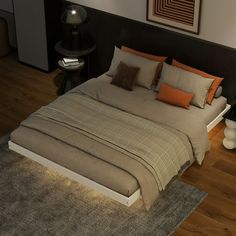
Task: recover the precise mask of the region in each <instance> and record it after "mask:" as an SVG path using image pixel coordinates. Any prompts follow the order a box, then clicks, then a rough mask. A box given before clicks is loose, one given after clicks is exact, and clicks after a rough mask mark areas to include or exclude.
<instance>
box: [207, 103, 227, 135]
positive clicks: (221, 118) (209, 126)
mask: <svg viewBox="0 0 236 236" xmlns="http://www.w3.org/2000/svg"><path fill="white" fill-rule="evenodd" d="M230 108H231V105H230V104H226V107H225V109H224V110H223V111H222V112H221V113H220V114H219V115H218V116H217V117H216V118H215V119H214V120H213V121H211V122H210V123H209V124H208V125H207V132H208V133H209V132H210V131H211V130H212V129H213V128H214V127H216V126H217V125H218V124H219V123H220V122H221V121H222V120H223V119H224V117H223V116H224V114H226V113H227V112H228V111H229V110H230Z"/></svg>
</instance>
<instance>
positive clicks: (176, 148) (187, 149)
mask: <svg viewBox="0 0 236 236" xmlns="http://www.w3.org/2000/svg"><path fill="white" fill-rule="evenodd" d="M109 82H110V79H109V78H108V77H106V76H102V77H100V78H98V79H92V80H90V81H88V82H86V83H85V84H82V85H81V86H79V87H77V88H76V89H74V90H73V91H71V92H70V93H68V94H66V95H65V96H63V97H60V98H58V99H57V100H55V101H54V102H53V103H51V104H49V105H48V106H46V107H42V108H41V109H39V110H38V111H37V112H35V113H34V114H32V115H31V116H30V117H29V118H28V119H27V120H25V121H24V122H22V124H21V125H22V126H24V127H27V128H30V129H33V130H37V131H39V132H41V133H44V134H47V135H49V136H51V137H53V138H55V139H57V140H60V141H62V142H64V143H66V144H69V145H72V146H74V147H76V148H78V149H80V150H83V151H85V152H87V153H89V154H91V155H94V156H96V157H97V158H100V159H102V160H105V161H106V162H109V163H110V164H112V165H115V166H117V167H119V168H121V169H123V170H125V171H127V172H128V173H130V174H131V175H133V176H134V177H135V178H136V179H137V181H138V183H139V185H140V188H141V191H142V196H143V199H144V203H145V206H146V208H147V209H149V208H150V207H151V205H152V204H153V202H154V201H155V199H156V198H157V196H158V195H159V191H162V190H164V189H165V187H166V185H167V184H168V183H169V182H170V181H171V179H172V178H173V177H174V176H176V175H177V174H178V172H179V171H180V170H181V167H182V166H184V165H185V164H186V163H188V162H190V161H191V160H192V159H193V156H194V157H195V158H196V160H197V162H198V163H199V164H201V163H202V161H203V158H204V155H205V152H206V151H207V150H208V149H209V142H208V138H207V131H206V126H205V125H204V122H203V121H201V120H199V121H198V120H197V119H196V117H191V115H189V117H184V118H183V117H181V114H178V113H175V114H166V113H165V112H166V111H165V110H164V108H163V107H160V106H156V105H157V104H156V101H155V100H154V99H150V97H148V96H149V95H148V96H147V97H146V98H145V96H140V97H139V96H137V93H136V94H135V96H134V94H133V93H132V92H127V91H125V90H123V89H121V88H118V87H116V86H113V85H111V84H110V83H109ZM117 108H118V109H117ZM163 114H165V115H163ZM50 124H51V127H53V125H57V126H58V125H60V126H61V127H64V129H57V130H55V129H51V128H50ZM65 130H66V131H65ZM99 146H100V149H99ZM191 149H192V150H191ZM99 150H100V151H99ZM112 150H113V151H112ZM111 153H114V155H111Z"/></svg>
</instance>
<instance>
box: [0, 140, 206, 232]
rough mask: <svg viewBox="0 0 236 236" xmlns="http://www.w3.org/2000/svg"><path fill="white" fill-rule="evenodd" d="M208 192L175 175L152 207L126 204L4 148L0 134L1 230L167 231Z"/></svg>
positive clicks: (183, 218)
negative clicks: (128, 205) (176, 178)
mask: <svg viewBox="0 0 236 236" xmlns="http://www.w3.org/2000/svg"><path fill="white" fill-rule="evenodd" d="M206 195H207V194H206V193H204V192H202V191H200V190H198V189H197V188H195V187H192V186H190V185H187V184H185V183H183V182H180V181H177V180H176V181H174V182H173V183H172V184H171V185H170V186H169V187H168V188H167V190H166V191H165V193H164V194H162V196H161V198H160V200H159V201H158V202H157V203H156V204H155V205H154V206H153V208H152V209H151V210H150V211H149V212H146V211H145V210H144V208H143V206H142V201H141V200H140V201H137V202H136V203H135V204H134V205H133V206H131V207H130V208H127V207H125V206H122V205H121V204H119V203H117V202H115V201H113V200H111V199H109V198H106V197H104V196H103V195H101V194H99V193H96V192H95V191H93V190H91V189H89V188H87V187H85V186H82V185H80V184H78V183H76V182H74V181H70V180H69V179H68V178H65V177H62V176H60V175H58V174H57V173H55V172H53V171H51V170H49V169H47V168H44V167H42V166H41V165H39V164H37V163H35V162H32V161H30V160H28V159H27V158H24V157H22V156H20V155H18V154H16V153H13V152H11V151H9V150H8V148H7V145H6V138H5V139H1V140H0V235H1V236H5V235H7V236H8V235H20V236H24V235H30V236H32V235H58V236H59V235H68V236H72V235H102V236H103V235H109V236H110V235H122V236H123V235H148V236H149V235H158V236H166V235H170V234H171V233H173V232H174V231H175V229H176V228H177V227H178V226H179V225H180V223H181V222H183V220H185V219H186V218H187V216H189V214H190V213H191V212H192V211H193V210H194V209H195V208H196V207H197V206H198V205H199V204H200V203H201V201H202V200H203V199H204V198H205V197H206Z"/></svg>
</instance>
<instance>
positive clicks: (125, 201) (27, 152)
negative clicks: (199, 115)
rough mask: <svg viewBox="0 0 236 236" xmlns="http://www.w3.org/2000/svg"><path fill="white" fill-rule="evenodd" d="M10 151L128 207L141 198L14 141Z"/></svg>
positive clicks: (213, 124)
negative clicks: (125, 193) (99, 181)
mask: <svg viewBox="0 0 236 236" xmlns="http://www.w3.org/2000/svg"><path fill="white" fill-rule="evenodd" d="M230 107H231V106H230V105H228V104H227V106H226V108H225V109H224V110H223V111H222V112H221V113H220V114H219V115H218V116H217V117H216V118H215V119H214V120H213V121H212V122H210V123H209V124H208V125H207V131H208V132H210V130H212V129H213V128H214V127H215V126H216V125H217V124H218V123H219V122H220V121H221V120H222V119H223V115H224V114H225V113H226V112H227V111H228V110H229V109H230ZM8 145H9V149H10V150H12V151H14V152H17V153H19V154H21V155H22V156H25V157H28V158H29V159H31V160H33V161H36V162H38V163H39V164H41V165H43V166H46V167H48V168H49V169H53V170H55V171H57V172H58V173H60V174H62V175H64V176H66V177H68V178H70V179H73V180H75V181H77V182H79V183H81V184H84V185H86V186H88V187H90V188H92V189H94V190H96V191H98V192H100V193H102V194H104V195H106V196H108V197H110V198H112V199H113V200H116V201H118V202H120V203H122V204H124V205H126V206H128V207H129V206H131V205H132V204H133V203H134V202H135V201H136V200H137V199H139V198H140V197H141V191H140V189H138V190H137V191H136V192H135V193H133V194H132V195H131V196H130V197H127V196H124V195H122V194H120V193H118V192H116V191H114V190H111V189H109V188H107V187H105V186H103V185H101V184H98V183H96V182H95V181H92V180H90V179H88V178H86V177H84V176H82V175H80V174H77V173H75V172H73V171H71V170H69V169H67V168H65V167H63V166H60V165H58V164H56V163H55V162H52V161H50V160H48V159H47V158H45V157H42V156H40V155H38V154H36V153H34V152H31V151H30V150H28V149H26V148H24V147H22V146H20V145H18V144H15V143H14V142H12V141H9V142H8Z"/></svg>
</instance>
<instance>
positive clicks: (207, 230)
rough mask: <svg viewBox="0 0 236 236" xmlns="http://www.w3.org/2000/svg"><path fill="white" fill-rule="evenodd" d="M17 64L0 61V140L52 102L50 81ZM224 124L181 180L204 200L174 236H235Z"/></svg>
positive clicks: (235, 202) (235, 200)
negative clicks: (201, 158)
mask: <svg viewBox="0 0 236 236" xmlns="http://www.w3.org/2000/svg"><path fill="white" fill-rule="evenodd" d="M58 73H59V71H58V70H56V71H54V72H53V73H50V74H47V73H43V72H41V71H38V70H35V69H32V68H30V67H28V66H25V65H22V64H20V63H18V62H17V60H16V55H15V54H14V53H13V54H11V55H9V56H8V57H5V58H2V59H0V136H2V135H4V134H6V133H8V132H10V131H11V130H13V129H14V128H16V127H17V126H18V125H19V123H20V122H21V121H22V120H24V119H25V118H26V117H27V116H28V115H29V114H30V113H32V112H33V111H35V110H37V109H38V108H39V107H40V106H42V105H45V104H47V103H49V102H50V101H52V100H54V99H55V98H56V90H57V87H56V86H55V84H54V78H55V77H56V76H57V74H58ZM223 130H224V124H223V123H220V124H219V125H218V126H217V127H216V128H215V129H214V130H213V131H212V132H211V133H210V134H209V137H210V139H211V142H212V148H211V151H210V152H209V153H208V154H207V156H206V158H205V161H204V164H203V166H202V167H199V166H198V165H194V166H192V167H191V168H190V169H189V170H187V171H186V172H185V173H184V174H183V176H182V177H181V179H182V180H183V181H184V182H186V183H189V184H192V185H194V186H196V187H198V188H200V189H202V190H204V191H206V192H208V197H207V198H206V199H205V200H204V201H203V202H202V204H201V205H200V206H199V207H198V208H197V209H196V210H195V211H194V212H193V213H192V214H191V215H190V216H189V217H188V219H187V220H186V221H185V222H183V224H182V225H181V226H180V227H179V229H178V230H177V231H176V233H175V234H174V235H175V236H185V235H214V236H221V235H222V236H224V235H227V236H228V235H236V151H228V150H226V149H224V148H223V147H222V139H223Z"/></svg>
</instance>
